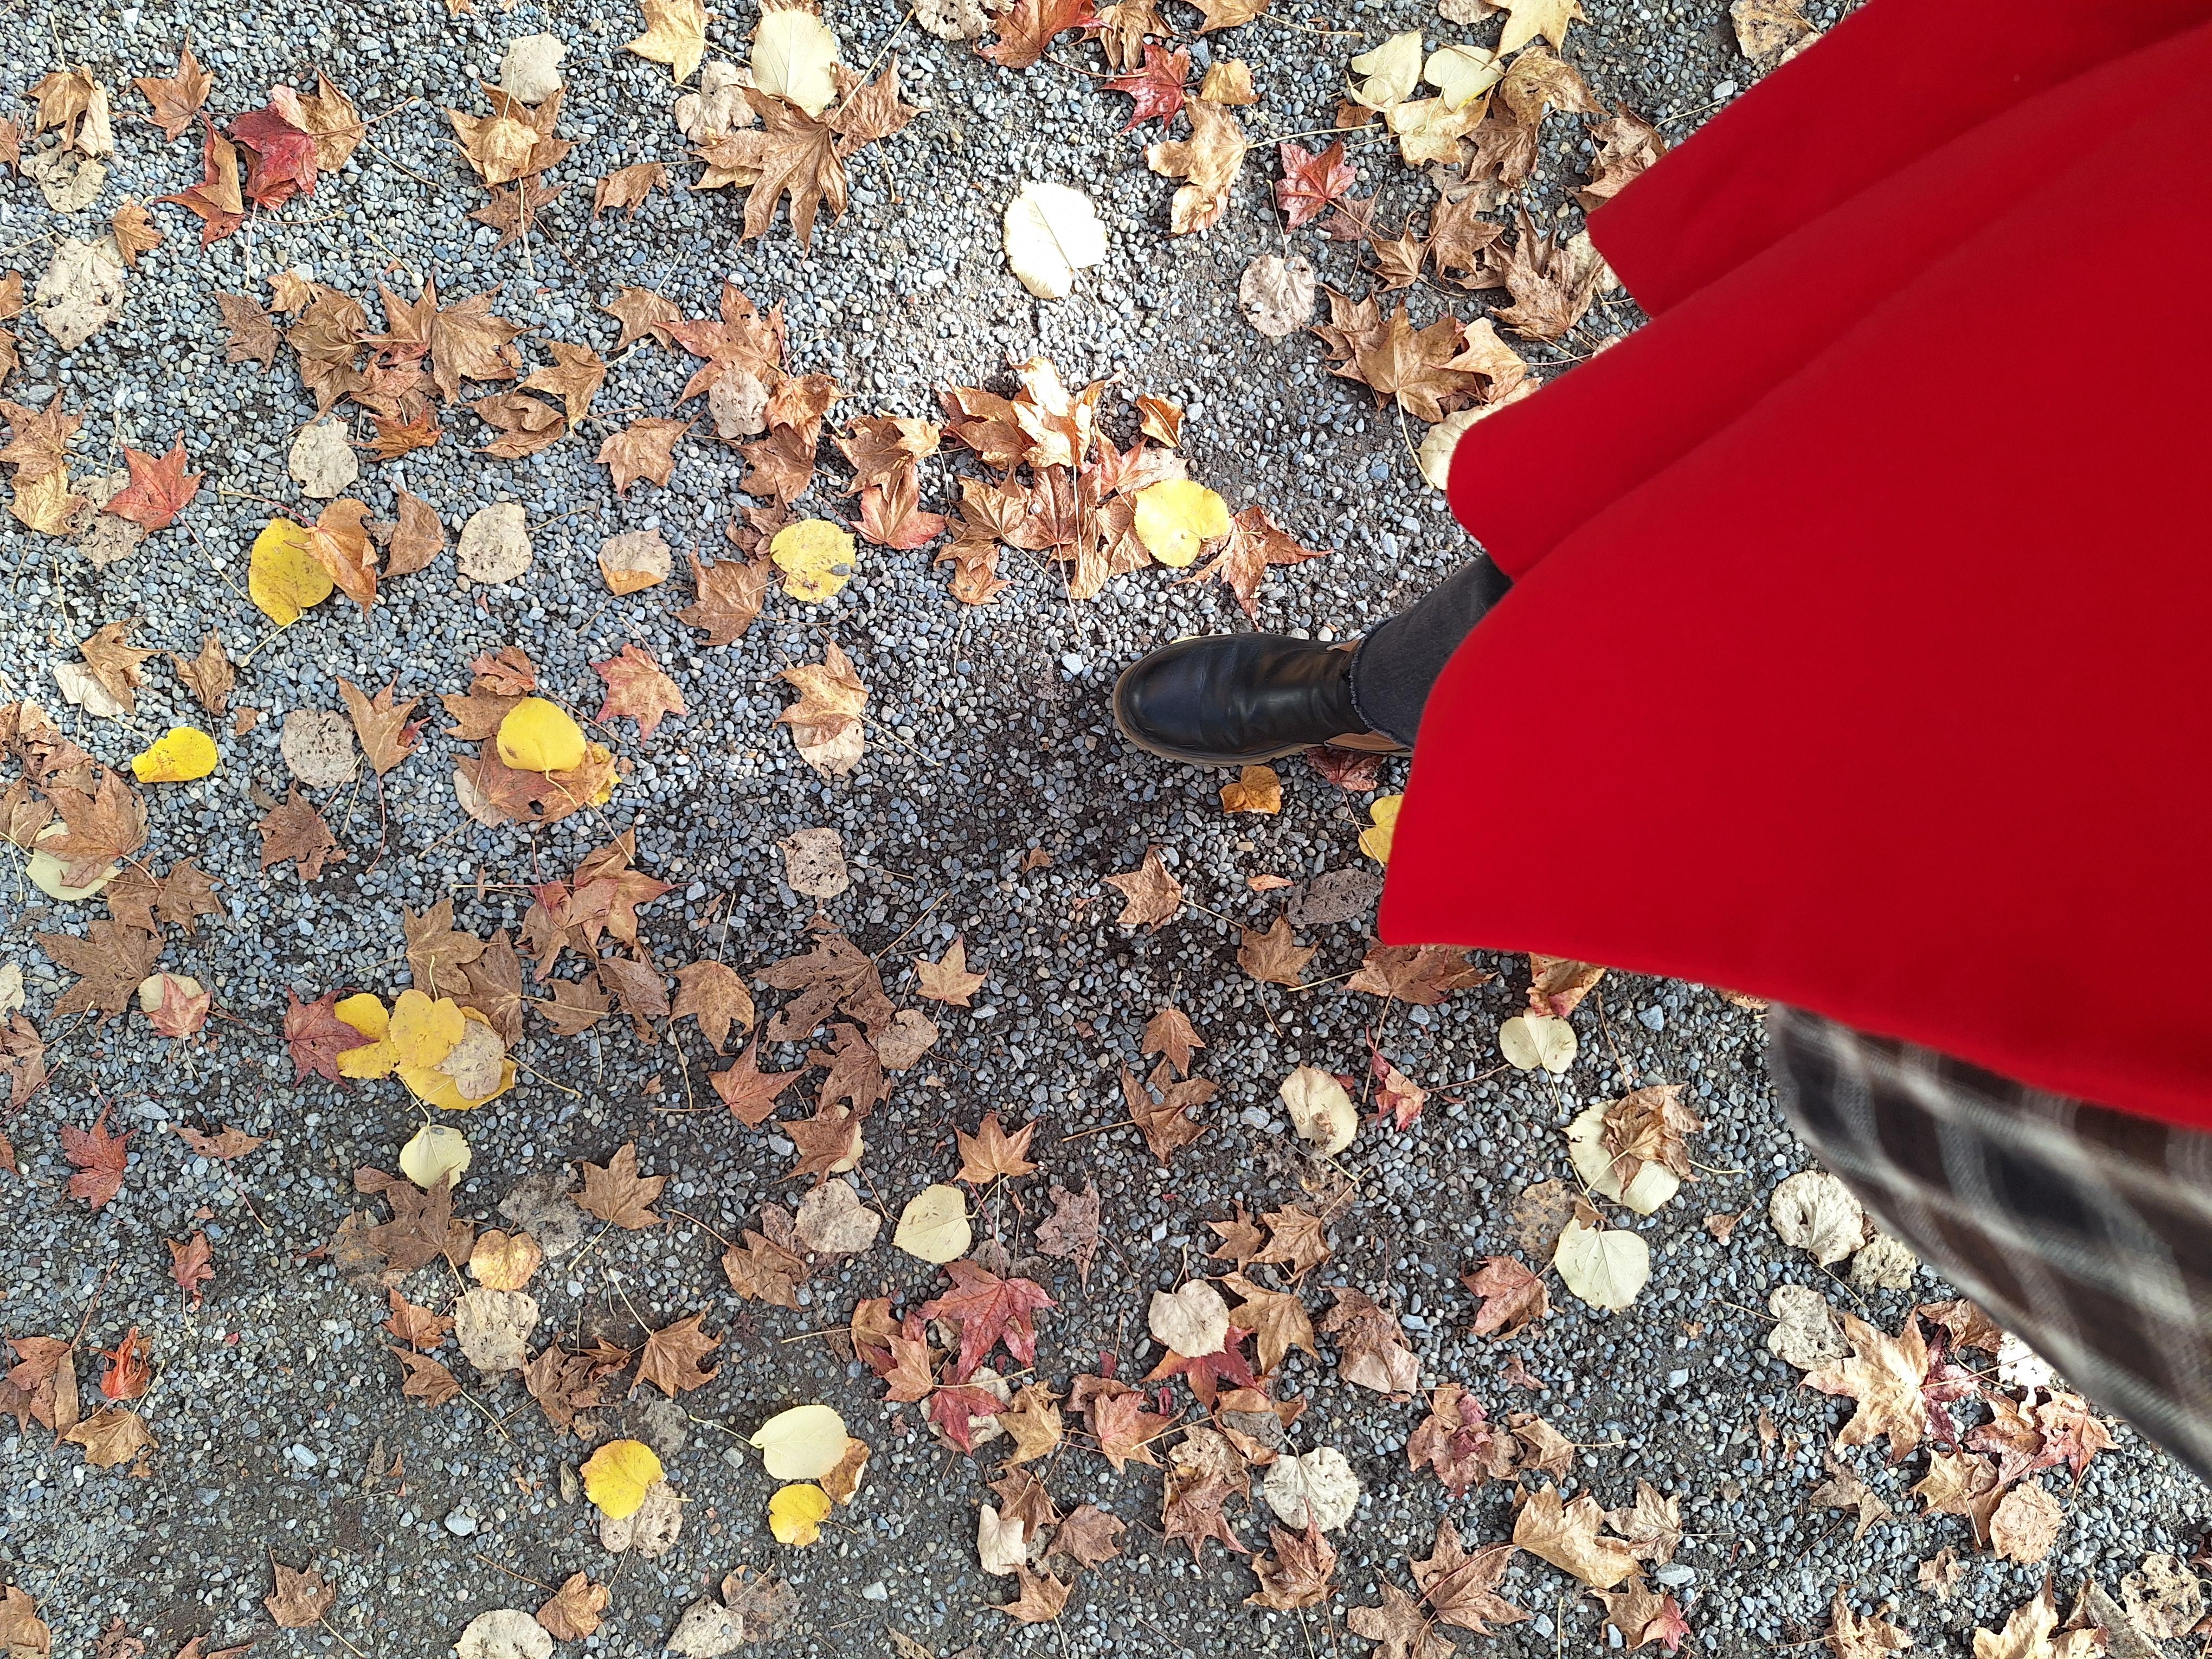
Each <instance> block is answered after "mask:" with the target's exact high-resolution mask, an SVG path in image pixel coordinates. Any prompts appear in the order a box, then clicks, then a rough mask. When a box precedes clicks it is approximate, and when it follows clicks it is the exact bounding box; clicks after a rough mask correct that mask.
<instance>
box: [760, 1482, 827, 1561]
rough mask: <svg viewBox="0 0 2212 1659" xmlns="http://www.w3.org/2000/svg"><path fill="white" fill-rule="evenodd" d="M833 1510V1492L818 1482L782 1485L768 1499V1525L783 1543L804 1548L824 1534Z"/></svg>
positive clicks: (777, 1540) (776, 1537) (778, 1541)
mask: <svg viewBox="0 0 2212 1659" xmlns="http://www.w3.org/2000/svg"><path fill="white" fill-rule="evenodd" d="M828 1516H829V1493H828V1492H823V1490H822V1488H821V1487H819V1486H781V1487H779V1488H777V1490H776V1494H775V1497H773V1498H769V1500H768V1529H769V1531H770V1532H772V1533H774V1534H775V1541H776V1542H777V1543H779V1544H794V1545H797V1546H798V1547H799V1548H801V1549H804V1548H805V1547H806V1546H807V1545H809V1544H811V1543H812V1542H813V1541H815V1540H816V1539H817V1538H819V1537H821V1536H822V1522H823V1521H824V1520H825V1519H826V1518H827V1517H828Z"/></svg>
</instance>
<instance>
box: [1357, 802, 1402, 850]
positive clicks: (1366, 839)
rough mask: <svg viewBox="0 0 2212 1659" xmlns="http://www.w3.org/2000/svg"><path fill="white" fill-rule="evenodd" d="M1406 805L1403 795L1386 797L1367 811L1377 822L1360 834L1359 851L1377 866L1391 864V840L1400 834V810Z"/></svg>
mask: <svg viewBox="0 0 2212 1659" xmlns="http://www.w3.org/2000/svg"><path fill="white" fill-rule="evenodd" d="M1405 803H1406V798H1405V797H1404V796H1403V795H1385V796H1383V798H1382V799H1380V800H1378V801H1376V803H1375V804H1374V805H1372V806H1370V807H1369V808H1368V809H1367V816H1368V817H1370V818H1372V819H1374V820H1375V822H1374V823H1372V824H1370V826H1369V827H1368V828H1366V829H1362V830H1361V831H1360V832H1359V850H1360V851H1361V852H1363V853H1364V854H1367V856H1368V857H1369V858H1370V859H1373V860H1375V862H1376V863H1377V864H1388V863H1389V862H1390V840H1391V837H1392V836H1395V835H1396V834H1397V832H1398V809H1399V808H1400V807H1401V806H1402V805H1405Z"/></svg>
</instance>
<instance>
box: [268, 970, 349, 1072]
mask: <svg viewBox="0 0 2212 1659" xmlns="http://www.w3.org/2000/svg"><path fill="white" fill-rule="evenodd" d="M284 995H285V998H286V1000H288V1001H289V1003H290V1005H291V1006H289V1007H288V1008H286V1009H285V1010H284V1046H285V1047H286V1048H289V1049H290V1050H291V1051H292V1081H293V1082H295V1083H297V1082H299V1081H300V1080H301V1079H302V1078H304V1077H306V1076H307V1074H308V1073H311V1072H312V1073H314V1074H315V1075H317V1076H319V1077H326V1078H328V1079H330V1080H331V1082H333V1083H343V1082H344V1081H345V1079H344V1078H343V1077H341V1076H339V1075H338V1056H339V1055H340V1054H343V1053H345V1052H346V1050H347V1049H349V1048H367V1047H368V1038H367V1037H365V1036H362V1034H361V1033H360V1032H359V1031H356V1030H354V1029H353V1027H352V1026H350V1025H349V1024H346V1023H345V1022H344V1021H343V1020H342V1019H340V1018H338V1017H337V1015H336V1014H334V1013H332V1012H331V1009H332V1008H334V1007H335V1006H337V1000H338V994H337V992H336V991H325V992H324V993H323V994H322V995H320V996H319V997H317V998H316V999H315V1000H313V1002H302V1001H301V1000H300V999H299V998H297V997H296V996H294V995H293V994H292V993H291V992H290V991H289V989H288V990H287V991H286V992H285V993H284Z"/></svg>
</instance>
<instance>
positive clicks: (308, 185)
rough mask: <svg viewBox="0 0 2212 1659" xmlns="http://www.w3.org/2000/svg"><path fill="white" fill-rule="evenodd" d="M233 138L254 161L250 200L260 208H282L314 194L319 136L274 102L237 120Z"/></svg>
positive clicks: (250, 167) (248, 187)
mask: <svg viewBox="0 0 2212 1659" xmlns="http://www.w3.org/2000/svg"><path fill="white" fill-rule="evenodd" d="M230 136H231V137H233V138H234V139H236V140H237V141H238V142H239V143H241V144H243V145H245V146H246V153H247V155H249V156H251V157H252V160H251V161H248V162H247V164H246V200H248V201H250V202H252V204H254V205H255V206H256V207H262V208H278V207H282V206H283V205H284V204H285V203H286V202H288V201H289V200H290V199H291V198H292V197H293V196H294V195H295V194H301V195H309V196H312V195H313V194H314V190H315V136H314V134H313V133H311V132H308V131H305V130H304V129H302V128H301V127H298V126H295V125H293V124H292V123H291V122H290V121H289V120H288V119H286V118H285V117H284V114H283V112H282V111H280V110H279V109H278V108H277V107H276V103H275V101H274V100H271V101H270V103H269V104H267V105H265V106H263V107H262V108H260V109H257V110H252V111H250V112H247V113H246V114H244V115H241V116H240V117H238V118H237V119H235V120H234V121H233V122H232V123H231V124H230Z"/></svg>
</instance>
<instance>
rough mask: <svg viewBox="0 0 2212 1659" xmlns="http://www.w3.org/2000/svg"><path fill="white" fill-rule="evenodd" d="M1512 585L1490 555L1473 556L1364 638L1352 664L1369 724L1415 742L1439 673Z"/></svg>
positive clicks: (1356, 698) (1355, 699)
mask: <svg viewBox="0 0 2212 1659" xmlns="http://www.w3.org/2000/svg"><path fill="white" fill-rule="evenodd" d="M1512 585H1513V584H1512V582H1511V581H1510V580H1509V579H1508V578H1507V576H1506V574H1505V573H1504V571H1502V570H1500V569H1499V568H1498V567H1497V566H1496V565H1494V564H1492V562H1490V561H1489V560H1488V559H1487V558H1475V559H1472V560H1469V561H1468V562H1467V563H1465V564H1463V565H1462V566H1461V567H1460V568H1458V569H1457V570H1456V571H1455V572H1454V573H1453V574H1451V575H1450V576H1449V577H1447V578H1446V579H1445V580H1444V581H1443V585H1442V586H1439V587H1437V588H1435V589H1434V590H1432V591H1431V592H1429V593H1428V594H1426V595H1425V597H1423V598H1422V599H1419V600H1417V601H1416V602H1415V603H1414V604H1413V605H1411V606H1409V607H1407V609H1406V610H1403V611H1400V612H1399V613H1398V614H1397V615H1396V616H1395V617H1391V618H1390V620H1389V621H1388V622H1386V623H1383V625H1382V626H1381V627H1380V628H1378V629H1376V630H1375V631H1374V632H1373V633H1371V634H1370V635H1368V636H1367V637H1366V638H1365V639H1364V640H1363V641H1360V644H1359V653H1358V656H1357V657H1356V658H1355V659H1353V661H1352V706H1353V707H1354V708H1357V709H1358V711H1359V718H1360V719H1361V720H1363V721H1364V722H1365V723H1366V725H1367V726H1368V727H1369V729H1370V730H1372V731H1376V732H1383V733H1384V734H1386V735H1388V736H1389V737H1392V738H1396V739H1397V740H1398V741H1399V742H1400V743H1402V744H1407V745H1408V746H1410V745H1411V744H1412V743H1413V738H1414V736H1415V735H1416V734H1417V733H1418V732H1419V731H1420V729H1421V710H1422V709H1423V708H1425V707H1426V706H1427V704H1428V701H1429V690H1430V688H1431V687H1432V686H1433V685H1435V684H1436V683H1437V676H1438V675H1440V674H1442V673H1443V671H1444V665H1445V664H1446V663H1448V662H1449V661H1450V660H1451V655H1452V653H1453V652H1455V651H1456V650H1458V649H1459V643H1460V641H1462V640H1463V639H1465V638H1466V637H1467V636H1468V631H1469V630H1470V629H1473V628H1474V625H1475V623H1479V622H1480V621H1481V620H1482V618H1483V614H1484V613H1485V612H1486V611H1488V610H1489V609H1490V607H1491V606H1492V605H1496V604H1497V603H1498V600H1499V599H1503V598H1504V595H1505V590H1506V589H1507V588H1509V587H1510V586H1512Z"/></svg>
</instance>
